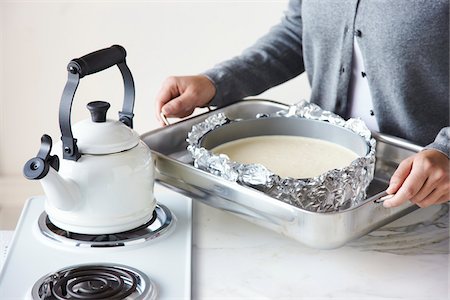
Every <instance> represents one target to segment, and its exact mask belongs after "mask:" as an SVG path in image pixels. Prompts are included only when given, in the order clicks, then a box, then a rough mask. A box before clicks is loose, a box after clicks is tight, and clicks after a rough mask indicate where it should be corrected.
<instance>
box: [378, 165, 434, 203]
mask: <svg viewBox="0 0 450 300" xmlns="http://www.w3.org/2000/svg"><path fill="white" fill-rule="evenodd" d="M401 172H404V170H401ZM403 174H405V173H402V175H403ZM427 177H428V174H426V173H424V172H421V170H420V168H419V167H418V166H415V165H414V164H413V166H412V169H411V173H409V175H408V177H406V179H405V181H404V182H403V184H401V187H400V188H399V189H398V191H397V192H396V193H395V195H394V196H393V197H392V198H390V199H389V200H386V201H384V202H383V205H384V207H394V206H399V205H401V204H402V203H404V202H406V201H408V200H410V199H411V198H413V197H414V196H415V195H416V194H417V193H418V192H419V191H420V189H421V188H422V186H423V185H424V184H425V181H426V179H427Z"/></svg>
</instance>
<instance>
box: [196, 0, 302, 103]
mask: <svg viewBox="0 0 450 300" xmlns="http://www.w3.org/2000/svg"><path fill="white" fill-rule="evenodd" d="M301 32H302V18H301V1H299V0H291V1H290V2H289V6H288V9H287V11H286V13H285V15H284V17H283V18H282V20H281V22H280V23H279V24H277V25H275V26H274V27H272V28H271V30H270V31H269V32H268V33H267V34H266V35H264V36H263V37H261V38H260V39H259V40H257V42H256V43H255V44H254V45H252V46H251V47H249V48H247V49H246V50H244V51H243V53H242V54H241V55H239V56H236V57H234V58H232V59H230V60H227V61H224V62H222V63H219V64H217V65H216V66H214V67H213V68H212V69H210V70H207V71H206V72H204V73H203V75H205V76H207V77H208V78H209V79H210V80H211V81H212V82H213V83H214V85H215V87H216V95H215V96H214V98H213V99H212V101H211V102H210V105H213V106H224V105H227V104H231V103H233V102H236V101H238V100H240V99H242V98H244V97H247V96H251V95H257V94H260V93H262V92H263V91H265V90H267V89H269V88H271V87H273V86H275V85H278V84H281V83H283V82H285V81H287V80H289V79H292V78H294V77H296V76H297V75H299V74H301V73H302V72H303V71H304V65H303V56H302V40H301Z"/></svg>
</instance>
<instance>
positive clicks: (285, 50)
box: [156, 0, 450, 207]
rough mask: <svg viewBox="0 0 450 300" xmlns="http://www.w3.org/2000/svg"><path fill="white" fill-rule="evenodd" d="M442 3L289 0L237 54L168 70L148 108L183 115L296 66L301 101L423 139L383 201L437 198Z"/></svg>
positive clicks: (444, 30) (447, 140)
mask: <svg viewBox="0 0 450 300" xmlns="http://www.w3.org/2000/svg"><path fill="white" fill-rule="evenodd" d="M448 11H449V3H448V0H435V1H428V0H396V1H367V0H341V1H333V0H323V1H315V0H304V1H301V0H291V1H290V2H289V8H288V10H287V12H286V15H285V17H284V18H283V19H282V21H281V22H280V24H278V25H276V26H275V27H273V28H272V29H271V30H270V32H269V33H268V34H266V35H265V36H263V37H262V38H260V39H259V40H258V41H257V42H256V43H255V44H254V45H253V46H251V47H250V48H248V49H246V50H245V51H244V52H243V53H242V54H241V55H240V56H238V57H235V58H233V59H231V60H228V61H225V62H223V63H221V64H218V65H216V66H215V67H214V68H212V69H210V70H208V71H206V72H205V73H203V74H201V75H197V76H185V77H170V78H168V79H167V80H166V82H165V83H164V84H163V87H162V89H161V91H160V93H159V94H158V96H157V99H156V111H157V112H161V111H162V112H163V113H164V114H165V115H166V116H169V117H185V116H188V115H190V114H191V113H192V112H193V110H194V109H195V108H196V107H203V106H207V105H214V106H223V105H225V104H230V103H232V102H235V101H238V100H240V99H242V98H244V97H247V96H250V95H256V94H259V93H261V92H263V91H264V90H266V89H268V88H270V87H273V86H275V85H277V84H280V83H283V82H285V81H287V80H289V79H291V78H294V77H295V76H297V75H299V74H301V73H303V72H306V73H307V75H308V79H309V82H310V84H311V99H310V101H311V102H314V103H317V104H318V105H320V106H321V107H322V108H323V109H326V110H330V111H334V112H335V113H337V114H339V115H341V116H343V117H356V116H358V117H361V118H362V119H363V120H364V121H365V122H366V124H368V126H369V128H370V129H371V130H375V131H380V132H384V133H388V134H391V135H394V136H398V137H402V138H405V139H408V140H410V141H413V142H415V143H417V144H420V145H423V146H426V147H425V149H424V150H423V151H421V152H419V153H417V154H416V155H413V156H411V157H409V158H407V159H405V160H404V161H403V162H402V163H401V164H400V165H399V167H398V169H397V170H396V172H395V173H394V175H393V176H392V178H391V181H390V185H389V187H388V189H387V193H388V194H392V195H394V196H393V197H392V198H390V199H389V200H386V201H385V202H384V206H386V207H393V206H398V205H401V204H402V203H404V202H406V201H408V200H409V201H411V202H413V203H415V204H417V205H419V206H420V207H427V206H429V205H432V204H438V203H443V202H446V201H448V200H449V199H450V183H449V181H450V175H449V172H450V171H449V169H450V168H449V156H450V127H448V126H449V101H448V100H449V99H448V97H449V74H448V72H449V58H448V57H449V38H448V37H449V31H448V28H449V21H448ZM158 118H160V117H159V114H158Z"/></svg>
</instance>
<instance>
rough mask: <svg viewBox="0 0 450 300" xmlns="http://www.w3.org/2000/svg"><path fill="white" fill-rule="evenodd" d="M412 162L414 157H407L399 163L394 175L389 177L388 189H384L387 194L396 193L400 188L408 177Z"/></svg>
mask: <svg viewBox="0 0 450 300" xmlns="http://www.w3.org/2000/svg"><path fill="white" fill-rule="evenodd" d="M413 160H414V157H409V158H407V159H405V160H403V161H402V162H401V163H400V165H399V166H398V168H397V170H395V172H394V174H393V175H392V177H391V180H390V182H389V187H388V188H387V189H386V192H387V193H388V194H394V193H396V192H397V191H398V189H399V188H400V187H401V186H402V184H403V182H404V181H405V179H406V177H408V175H409V173H410V172H411V169H412V163H413Z"/></svg>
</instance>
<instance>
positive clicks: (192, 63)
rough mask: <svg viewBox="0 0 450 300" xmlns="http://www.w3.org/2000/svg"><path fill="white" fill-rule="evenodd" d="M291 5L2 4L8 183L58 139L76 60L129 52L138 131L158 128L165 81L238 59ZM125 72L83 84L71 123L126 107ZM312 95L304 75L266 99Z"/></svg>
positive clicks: (1, 127) (0, 102) (3, 157)
mask: <svg viewBox="0 0 450 300" xmlns="http://www.w3.org/2000/svg"><path fill="white" fill-rule="evenodd" d="M286 4H287V0H285V1H212V0H211V1H208V0H205V1H129V2H127V1H95V2H91V3H90V2H88V1H82V2H81V1H79V2H77V1H60V2H57V1H52V2H50V1H46V2H44V1H2V0H0V175H2V176H14V175H19V174H21V172H22V171H21V170H22V166H23V164H24V162H25V161H26V160H27V159H28V158H31V157H32V156H35V155H36V153H37V150H38V148H39V142H40V136H41V135H42V134H43V133H48V134H50V135H51V136H52V137H53V139H54V140H58V139H59V137H60V132H59V124H58V106H59V101H60V97H61V93H62V90H63V88H64V84H65V82H66V78H67V72H66V65H67V63H68V62H69V61H70V59H72V58H76V57H79V56H82V55H84V54H87V53H89V52H91V51H94V50H97V49H100V48H105V47H108V46H110V45H112V44H121V45H123V46H124V47H125V48H126V49H127V52H128V56H127V62H128V65H129V67H130V69H131V71H132V73H133V75H134V79H135V84H136V106H135V114H136V117H135V129H136V130H137V131H138V132H139V133H144V132H146V131H149V130H151V129H154V128H156V127H158V124H157V123H156V120H155V118H154V97H155V95H156V93H157V91H158V90H159V88H160V85H161V83H162V81H163V80H164V78H165V77H167V76H169V75H187V74H195V73H198V72H201V71H203V70H205V69H206V68H208V67H211V66H212V65H213V64H215V63H217V62H219V61H221V60H224V59H226V58H229V57H231V56H233V55H236V54H238V53H240V51H242V50H243V49H244V48H245V47H246V46H248V45H250V44H251V43H252V42H253V41H254V40H255V39H256V38H257V37H259V36H260V35H262V34H263V33H265V32H266V31H267V30H268V29H269V27H270V26H272V25H273V24H275V23H276V22H278V20H279V19H280V18H281V16H282V13H283V11H284V10H285V8H286ZM122 96H123V88H122V83H121V77H120V73H119V71H118V70H117V68H111V69H108V70H107V71H104V72H102V73H98V74H96V75H92V76H88V77H85V78H84V79H82V80H81V83H80V86H79V89H78V91H77V96H76V98H75V102H74V107H73V113H72V116H73V118H72V120H74V121H77V120H80V119H84V118H86V117H88V113H87V110H86V109H85V105H86V104H87V103H88V102H89V101H92V100H106V101H108V102H110V103H111V104H112V108H111V109H110V116H112V114H114V116H115V115H116V112H117V111H118V110H119V109H120V106H121V102H122ZM308 96H309V87H308V84H307V80H306V78H305V77H304V76H303V75H302V76H300V77H299V78H297V79H295V80H292V81H290V82H289V83H287V84H284V85H282V86H279V87H276V88H274V89H272V90H270V91H268V92H266V93H264V94H263V95H261V97H265V98H268V99H273V100H278V101H282V102H290V103H292V102H295V101H297V100H299V99H301V98H307V97H308Z"/></svg>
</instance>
